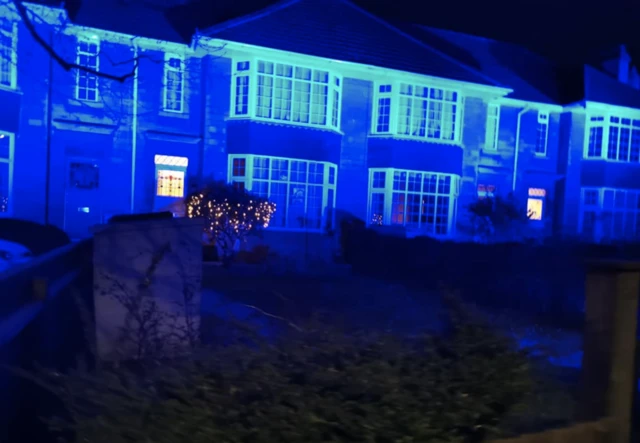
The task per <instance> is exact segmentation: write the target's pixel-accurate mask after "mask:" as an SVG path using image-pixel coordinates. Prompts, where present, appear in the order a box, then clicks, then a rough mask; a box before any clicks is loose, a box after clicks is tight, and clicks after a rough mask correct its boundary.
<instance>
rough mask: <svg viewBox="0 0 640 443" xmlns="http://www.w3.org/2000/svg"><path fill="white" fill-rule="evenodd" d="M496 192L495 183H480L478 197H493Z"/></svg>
mask: <svg viewBox="0 0 640 443" xmlns="http://www.w3.org/2000/svg"><path fill="white" fill-rule="evenodd" d="M495 192H496V187H495V186H494V185H478V198H479V199H483V198H485V197H493V196H494V195H495Z"/></svg>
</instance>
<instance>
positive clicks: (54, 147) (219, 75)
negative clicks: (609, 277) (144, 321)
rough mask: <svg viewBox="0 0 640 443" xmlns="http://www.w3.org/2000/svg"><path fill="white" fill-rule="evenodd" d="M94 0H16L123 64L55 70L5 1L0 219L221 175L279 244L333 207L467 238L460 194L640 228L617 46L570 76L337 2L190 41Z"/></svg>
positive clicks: (161, 21) (150, 14) (577, 228)
mask: <svg viewBox="0 0 640 443" xmlns="http://www.w3.org/2000/svg"><path fill="white" fill-rule="evenodd" d="M104 3H105V5H102V6H96V5H100V4H101V3H99V2H98V3H95V4H91V2H87V5H86V6H84V5H83V6H82V7H81V8H80V10H79V11H75V12H74V15H73V16H69V14H68V13H67V11H66V10H65V9H62V8H54V7H50V6H45V5H40V4H37V3H27V2H25V3H22V5H23V6H24V8H26V10H27V11H29V14H30V15H31V16H33V17H38V20H33V24H34V26H35V30H36V31H37V32H38V33H39V35H40V36H41V37H42V38H43V39H44V41H46V42H50V44H51V46H52V48H53V49H54V50H55V52H56V53H57V54H59V55H60V56H61V57H62V58H63V59H64V60H67V61H69V62H71V63H77V64H80V65H83V66H86V67H89V68H91V69H94V70H97V71H99V72H101V73H105V74H109V76H110V77H112V78H116V77H117V78H118V79H115V80H114V79H109V78H105V77H103V76H97V75H95V74H91V73H89V72H85V71H81V70H76V69H70V70H66V69H64V66H62V65H61V64H60V63H58V62H57V61H56V60H53V59H52V58H51V57H50V54H49V53H48V52H46V51H45V49H44V48H43V47H42V45H41V44H39V43H37V42H36V41H35V40H34V38H33V35H32V34H31V33H30V31H29V30H28V29H27V27H26V26H25V24H24V22H23V21H22V20H21V18H20V14H19V13H18V12H19V11H16V10H14V9H13V8H12V6H11V5H7V4H5V5H2V6H0V102H1V103H2V104H3V105H2V106H1V107H0V214H2V215H3V216H11V217H17V218H22V219H29V220H34V221H38V222H43V223H51V224H54V225H57V226H60V227H62V228H63V229H64V230H66V231H67V232H68V233H69V234H70V235H71V236H72V237H75V238H81V237H83V236H87V235H89V227H90V226H92V225H95V224H99V223H103V222H104V221H105V220H107V219H108V218H109V217H110V216H111V215H114V214H121V213H136V212H148V211H157V210H162V209H165V208H176V207H178V206H179V205H176V203H177V202H180V201H181V200H182V199H183V198H184V196H185V195H186V193H187V192H188V191H189V189H190V183H194V182H195V181H196V180H197V181H201V180H203V179H207V178H214V179H220V180H227V181H230V182H235V183H237V184H238V186H241V187H243V188H245V189H247V190H250V191H252V192H253V193H256V194H259V195H261V196H264V197H268V198H269V199H270V200H272V201H273V202H275V203H276V204H277V208H278V210H277V211H276V215H275V219H274V220H273V221H272V223H271V226H270V228H269V230H268V231H269V235H271V236H276V237H277V238H278V241H279V242H283V241H287V239H288V241H290V242H291V243H296V242H299V241H300V236H299V235H298V234H301V233H302V234H304V236H305V238H306V239H307V240H306V241H311V242H313V241H321V240H318V239H321V238H322V237H324V236H326V235H327V233H328V232H331V231H332V230H333V229H335V227H336V220H337V219H338V218H340V217H341V216H342V215H344V214H351V215H353V216H356V217H358V218H360V219H362V220H364V221H365V222H366V223H368V224H371V225H383V226H384V225H391V226H395V228H396V230H397V231H398V232H402V233H404V234H405V235H429V236H434V237H437V238H459V239H465V238H470V237H472V235H473V230H472V227H471V220H470V216H469V213H468V211H467V207H468V205H469V204H470V203H472V202H473V201H475V200H476V199H478V198H483V197H486V196H490V195H507V194H513V195H514V196H515V198H516V200H517V201H518V202H521V204H522V207H523V211H528V212H529V213H530V214H531V217H530V220H529V225H530V228H531V229H530V235H538V236H550V235H557V236H569V237H580V236H581V237H583V238H584V239H586V240H589V241H597V242H599V241H634V240H635V241H637V240H639V239H640V180H639V179H638V178H637V177H638V176H640V174H639V173H640V92H639V91H638V86H639V85H640V78H639V76H638V73H637V71H636V68H635V67H634V65H633V61H632V60H631V58H630V56H629V55H628V54H627V52H626V50H625V48H624V47H617V48H615V51H613V52H611V53H609V54H605V55H603V57H601V60H600V61H598V62H597V63H594V64H590V65H584V66H581V67H580V69H579V70H577V71H574V72H573V73H572V74H571V75H572V76H573V77H571V78H570V79H566V78H562V76H559V75H558V74H557V72H556V70H555V69H554V66H553V65H552V64H551V63H550V62H549V61H547V60H545V59H544V58H542V57H540V56H539V55H536V54H534V53H532V52H530V51H528V50H527V49H525V48H522V47H519V46H516V45H512V44H508V43H503V42H498V41H494V40H490V39H485V38H481V37H475V36H469V35H464V34H459V33H455V32H450V31H444V30H440V29H434V28H429V27H424V26H418V25H416V26H403V27H401V28H398V27H395V26H392V25H391V24H389V23H386V22H385V21H384V20H382V19H381V18H378V17H376V16H373V15H372V14H370V13H369V12H367V11H365V10H363V9H361V8H359V7H357V6H356V5H354V4H352V3H350V2H349V1H347V0H292V1H284V2H281V3H278V4H276V5H274V6H272V7H270V8H268V9H266V10H262V11H257V12H255V13H253V14H251V15H248V16H245V17H240V18H236V19H233V20H231V21H226V22H222V23H215V19H214V18H212V23H211V27H209V28H206V29H200V30H196V29H195V28H194V29H191V30H190V31H189V32H188V33H187V34H188V37H185V36H184V35H185V32H184V29H182V30H181V29H179V27H177V26H174V25H173V24H172V23H171V22H170V21H169V20H168V19H167V17H171V13H159V12H158V11H157V10H144V8H143V10H140V7H139V6H136V7H135V8H134V7H133V6H128V5H126V4H122V3H119V2H113V4H111V3H112V2H111V1H105V2H104ZM107 7H108V9H109V11H113V10H115V11H116V12H115V13H112V12H110V13H109V14H107V13H103V12H104V11H102V10H101V9H99V8H107ZM96 8H98V9H99V10H97V9H96ZM114 8H115V9H114ZM101 11H102V13H101ZM169 12H170V11H169ZM114 14H115V15H114ZM142 16H144V18H145V20H146V21H147V22H152V23H154V26H139V23H141V21H140V20H141V18H139V17H142ZM109 17H113V18H112V19H110V18H109ZM118 17H120V18H122V17H127V19H126V20H125V19H122V20H119V19H118ZM136 17H138V18H136ZM283 23H284V24H286V26H283ZM525 62H526V65H527V66H529V68H528V69H526V70H522V69H520V67H521V66H522V65H523V63H525ZM516 63H517V66H516V65H515V64H516ZM567 84H571V85H572V86H573V87H572V88H571V90H567V89H566V88H564V87H563V85H567ZM309 239H311V240H309Z"/></svg>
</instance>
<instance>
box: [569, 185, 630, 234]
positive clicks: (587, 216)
mask: <svg viewBox="0 0 640 443" xmlns="http://www.w3.org/2000/svg"><path fill="white" fill-rule="evenodd" d="M580 232H581V233H582V235H583V236H584V237H586V238H588V239H590V240H593V241H616V240H618V241H620V240H622V241H640V191H637V190H630V189H612V188H582V200H581V205H580Z"/></svg>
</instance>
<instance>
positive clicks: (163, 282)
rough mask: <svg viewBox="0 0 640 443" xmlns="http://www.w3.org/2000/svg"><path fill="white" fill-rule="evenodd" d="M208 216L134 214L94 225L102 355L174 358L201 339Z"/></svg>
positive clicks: (97, 319)
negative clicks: (204, 232) (134, 217)
mask: <svg viewBox="0 0 640 443" xmlns="http://www.w3.org/2000/svg"><path fill="white" fill-rule="evenodd" d="M202 229H203V225H202V220H200V219H189V218H165V219H158V218H156V219H153V220H138V221H136V220H128V221H121V222H117V223H113V224H108V225H102V226H98V227H96V228H95V229H94V233H95V237H94V259H93V260H94V293H93V298H94V303H95V327H96V341H97V354H98V357H99V358H100V359H101V360H107V361H109V360H111V361H113V360H129V359H138V358H145V357H150V356H153V357H171V356H176V355H177V354H181V353H184V352H188V351H189V350H190V349H191V347H192V346H193V345H195V344H196V343H197V341H198V340H199V333H200V289H201V281H202Z"/></svg>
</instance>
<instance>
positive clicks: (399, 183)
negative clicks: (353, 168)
mask: <svg viewBox="0 0 640 443" xmlns="http://www.w3.org/2000/svg"><path fill="white" fill-rule="evenodd" d="M458 179H459V177H458V176H456V175H451V174H436V173H431V172H419V171H405V170H399V169H391V168H389V169H369V216H368V220H369V223H370V224H372V225H383V224H384V225H403V226H406V227H408V228H414V229H416V230H419V231H421V232H423V233H424V234H431V235H448V234H450V233H451V230H452V227H453V219H454V214H455V202H456V197H457V194H458V190H457V186H458Z"/></svg>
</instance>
